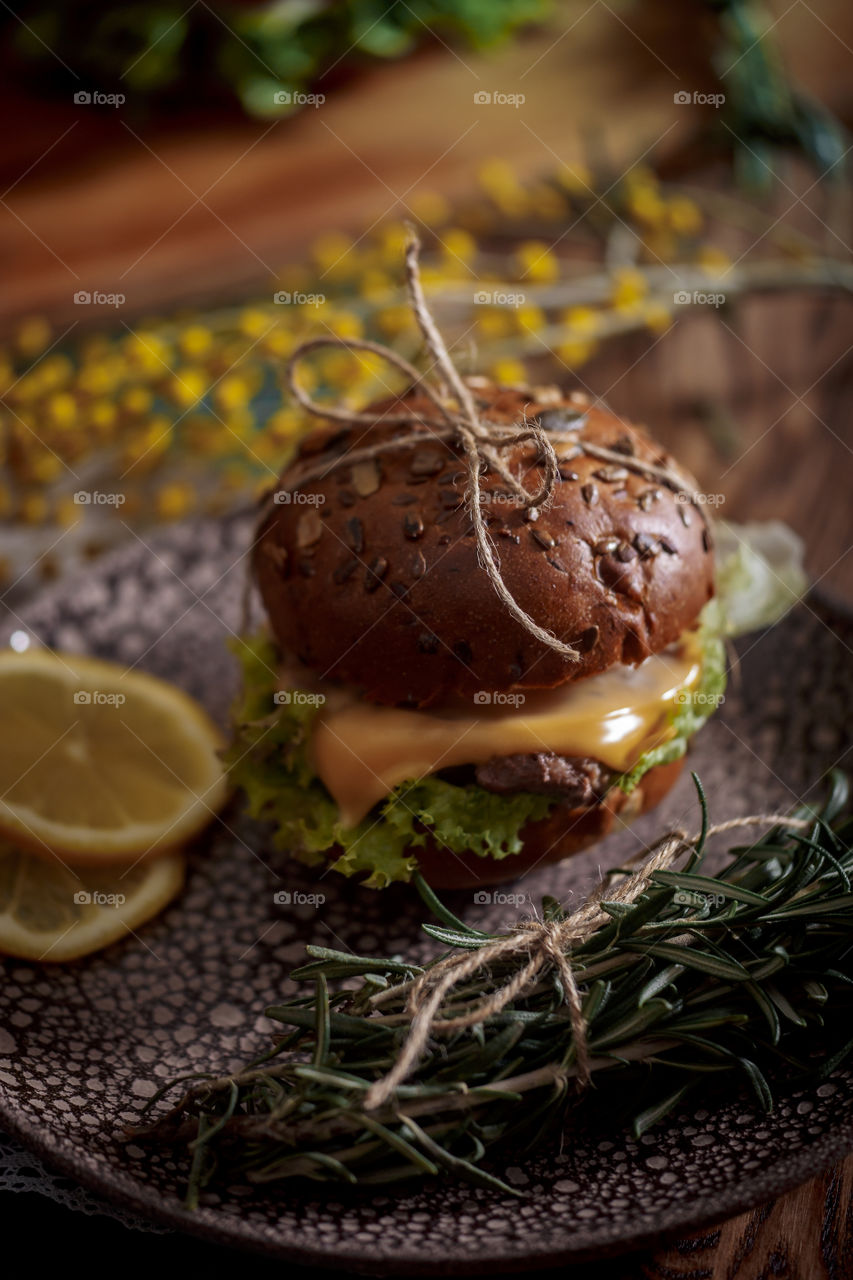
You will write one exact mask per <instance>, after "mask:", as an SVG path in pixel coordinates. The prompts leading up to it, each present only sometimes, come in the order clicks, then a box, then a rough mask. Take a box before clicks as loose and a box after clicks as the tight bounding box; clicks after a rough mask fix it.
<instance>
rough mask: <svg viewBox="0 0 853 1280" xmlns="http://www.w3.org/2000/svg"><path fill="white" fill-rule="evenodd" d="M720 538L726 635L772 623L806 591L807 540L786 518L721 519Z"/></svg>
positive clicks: (720, 587) (719, 566)
mask: <svg viewBox="0 0 853 1280" xmlns="http://www.w3.org/2000/svg"><path fill="white" fill-rule="evenodd" d="M715 542H716V556H715V558H716V579H717V599H718V600H719V602H720V606H721V609H722V615H723V618H724V625H725V633H726V635H729V636H739V635H743V634H744V632H746V631H756V630H758V628H759V627H769V626H771V625H772V624H773V623H774V622H778V621H779V619H780V618H781V617H782V616H783V614H785V613H787V612H788V610H789V609H790V608H791V606H792V605H793V604H796V602H797V601H798V600H800V599H802V597H803V596H804V595H805V593H806V588H807V586H808V580H807V578H806V574H805V570H804V569H803V542H802V539H801V538H799V537H798V536H797V534H796V533H794V531H793V529H789V528H788V526H787V525H786V524H783V523H782V522H781V521H780V520H766V521H762V522H757V521H755V522H753V523H751V524H732V523H730V522H728V521H722V520H721V521H719V522H718V523H717V526H716V529H715Z"/></svg>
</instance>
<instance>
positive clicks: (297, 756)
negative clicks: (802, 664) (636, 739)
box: [225, 526, 805, 889]
mask: <svg viewBox="0 0 853 1280" xmlns="http://www.w3.org/2000/svg"><path fill="white" fill-rule="evenodd" d="M779 529H780V527H778V526H777V527H775V528H774V529H773V530H770V531H768V530H767V529H766V528H764V527H758V532H759V533H761V534H762V535H763V536H762V537H756V528H755V527H753V526H749V527H741V528H738V527H737V526H728V527H727V528H726V530H725V531H724V533H723V537H722V538H721V543H722V546H723V554H722V555H719V554H718V566H717V582H718V594H717V597H716V599H714V600H712V601H711V602H710V603H709V604H708V605H707V606H706V608H705V609H704V610H703V613H702V617H701V619H700V633H699V634H700V641H701V647H702V661H701V676H700V679H699V683H698V684H697V686H696V687H695V688H694V689H692V690H685V691H683V693H682V694H681V695H680V696H679V698H678V699H677V700H676V702H675V704H674V706H673V710H672V712H671V716H672V719H671V733H670V734H669V736H668V737H667V740H666V741H665V742H662V743H660V744H659V745H658V746H655V747H653V748H651V749H650V750H649V751H646V752H645V753H644V754H643V755H642V756H641V757H640V759H639V760H638V761H637V762H636V764H635V765H634V766H633V768H632V769H630V770H629V771H628V772H627V773H624V774H622V775H620V776H619V777H617V778H616V779H615V780H614V783H615V785H616V786H618V787H620V788H621V789H622V790H623V791H625V792H630V791H633V790H634V788H635V787H636V786H637V784H638V783H639V782H640V780H641V779H642V777H643V775H644V774H645V773H647V772H648V770H649V769H652V768H653V767H654V766H655V765H659V764H668V763H669V762H671V761H673V760H677V759H678V758H680V757H681V756H683V755H684V754H685V752H686V751H687V747H688V743H689V741H690V739H691V738H692V737H693V735H694V734H695V733H696V732H697V730H698V729H700V728H701V727H702V725H703V724H704V723H705V721H706V720H707V719H708V717H709V716H710V715H711V714H712V713H713V712H714V711H715V710H716V708H717V707H718V706H719V704H720V703H721V702H722V700H723V697H724V694H725V687H726V655H725V640H724V637H725V636H727V635H732V634H739V633H740V632H741V631H742V630H748V629H750V627H752V626H758V625H767V624H768V623H769V622H772V621H774V620H775V619H776V617H778V616H781V614H782V613H783V612H785V611H786V610H787V608H789V607H790V605H791V603H792V602H793V600H794V599H796V598H798V595H799V594H801V593H802V591H803V589H804V585H805V579H804V577H803V574H802V568H801V565H800V564H799V559H798V556H799V553H798V550H797V546H796V545H795V544H794V543H793V542H792V541H791V540H790V538H788V539H786V538H785V537H784V536H783V533H780V531H779ZM783 532H784V530H783ZM791 537H793V535H791ZM770 552H773V555H772V556H771V554H770ZM780 557H781V558H780ZM233 648H234V652H235V653H236V655H237V657H238V659H239V661H240V664H241V666H242V671H243V685H242V692H241V694H240V697H239V700H238V702H237V705H236V706H235V708H234V712H233V720H234V736H233V740H232V742H231V745H230V747H229V748H228V751H227V752H226V756H225V760H226V764H227V766H228V769H229V772H230V775H231V778H232V780H233V782H234V783H235V784H236V785H237V786H238V787H240V788H242V790H243V791H244V793H245V795H246V799H247V805H248V811H249V813H250V815H251V816H252V817H255V818H259V819H264V820H266V821H269V822H271V823H272V824H273V827H274V832H275V834H274V840H275V843H276V844H277V845H278V847H280V848H282V849H285V850H287V851H288V852H290V853H292V854H294V855H295V856H296V857H298V858H299V859H300V860H301V861H303V862H306V863H308V864H309V865H318V864H321V863H325V862H327V861H328V859H329V857H330V851H331V856H332V858H333V861H332V863H331V866H332V868H333V869H334V870H335V871H339V872H341V873H342V874H344V875H348V876H358V877H360V878H362V879H363V883H364V884H365V885H367V886H368V887H370V888H374V889H381V888H384V887H385V886H386V885H388V884H390V883H391V882H392V881H395V880H409V879H410V878H411V875H412V873H413V871H414V870H415V866H416V860H415V858H414V857H413V855H412V853H411V850H412V849H414V848H417V847H419V846H422V845H423V844H424V843H425V842H426V840H427V839H428V838H431V839H433V840H434V841H435V842H436V843H437V844H438V845H439V846H440V847H443V848H446V849H449V850H452V851H453V852H455V853H463V852H473V853H475V854H477V855H478V856H480V857H483V858H495V859H499V860H500V859H503V858H507V857H511V856H512V855H513V854H516V853H520V852H521V848H522V842H521V840H520V838H519V832H520V831H521V830H522V828H523V827H524V825H525V824H526V823H527V822H531V821H537V820H539V819H541V818H544V817H546V816H547V814H548V813H549V811H550V810H551V808H552V806H553V804H554V803H555V801H554V800H553V798H551V797H548V796H541V795H533V794H531V793H528V792H517V793H515V794H512V795H496V794H495V793H493V792H491V791H486V790H484V789H483V788H482V787H478V786H475V785H473V784H468V785H465V786H457V785H455V784H453V783H451V782H447V781H445V780H444V779H443V778H439V777H436V776H430V777H427V778H421V779H418V780H413V781H411V782H406V783H402V784H401V785H400V786H397V787H395V788H394V790H393V791H392V792H391V793H390V794H389V795H388V796H387V797H386V799H385V800H384V801H382V802H381V803H380V804H378V805H377V806H376V807H375V808H374V809H373V810H372V811H371V813H370V814H368V816H367V817H366V818H365V819H364V820H363V821H362V822H360V823H358V825H357V826H354V827H345V826H344V825H343V824H342V823H341V822H340V819H339V817H338V808H337V805H336V803H335V801H334V800H333V799H332V797H331V796H330V795H329V793H328V791H327V790H326V788H325V787H324V786H323V784H322V782H321V781H320V779H319V778H318V777H317V776H316V774H315V773H314V772H313V770H312V768H311V765H310V763H309V760H308V754H307V743H308V739H309V737H310V733H311V726H312V722H313V720H314V717H315V716H316V715H317V710H318V709H317V705H316V703H315V702H314V701H313V700H312V699H311V698H310V696H302V697H300V696H296V694H297V691H291V692H290V694H289V695H288V693H286V692H285V693H284V694H281V693H279V694H277V693H276V684H277V664H278V655H277V652H276V649H275V646H274V645H273V643H272V641H271V640H270V639H269V637H268V636H267V635H265V634H261V635H258V636H255V637H251V638H246V639H243V640H240V641H238V642H236V643H235V644H234V646H233Z"/></svg>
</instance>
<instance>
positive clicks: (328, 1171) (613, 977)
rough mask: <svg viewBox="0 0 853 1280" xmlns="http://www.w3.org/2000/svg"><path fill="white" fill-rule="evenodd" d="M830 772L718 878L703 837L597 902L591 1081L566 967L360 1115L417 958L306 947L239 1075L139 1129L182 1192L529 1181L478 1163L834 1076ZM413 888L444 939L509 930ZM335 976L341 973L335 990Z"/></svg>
mask: <svg viewBox="0 0 853 1280" xmlns="http://www.w3.org/2000/svg"><path fill="white" fill-rule="evenodd" d="M830 781H831V786H830V794H829V797H828V799H827V801H826V804H825V805H824V807H823V809H822V810H821V811H820V812H819V813H814V812H813V811H812V810H809V809H806V808H803V809H801V810H799V811H798V813H797V814H796V815H792V816H794V817H796V818H797V819H798V820H799V826H798V827H797V829H796V830H795V829H793V828H791V827H786V826H778V827H776V828H774V829H773V830H771V831H769V832H768V833H767V835H765V836H764V837H763V838H762V839H760V840H758V841H757V842H755V843H753V844H750V845H741V846H738V847H735V848H733V849H732V850H731V851H730V854H731V857H730V861H729V862H728V864H727V865H726V867H725V868H724V870H722V871H721V872H720V873H719V874H718V875H705V874H703V871H702V862H703V858H704V849H703V846H704V838H703V837H700V838H699V839H698V840H697V841H696V843H695V845H694V846H693V847H692V849H691V852H690V856H689V857H688V859H687V863H686V866H685V868H684V869H683V870H681V871H672V870H661V871H657V872H655V873H654V874H653V876H652V883H651V884H650V886H649V887H648V888H647V889H646V891H645V892H644V893H643V894H642V895H641V896H639V897H638V898H636V900H635V901H633V902H631V903H629V904H625V903H615V902H614V903H608V902H607V901H606V899H605V900H604V902H603V904H602V905H603V906H604V908H605V910H606V911H607V914H608V916H609V920H608V922H607V923H606V924H604V925H602V926H601V927H599V928H598V929H597V930H596V931H595V933H594V934H593V935H592V936H591V937H589V938H587V940H586V941H584V942H583V943H582V944H581V945H579V946H578V947H577V948H576V949H575V950H574V951H573V952H572V954H571V964H572V969H573V972H574V975H575V979H576V982H577V985H578V989H579V991H580V994H581V998H582V1005H583V1014H584V1019H585V1022H586V1028H587V1036H586V1041H587V1047H588V1052H589V1055H590V1057H589V1063H588V1066H589V1069H590V1071H591V1073H592V1087H591V1088H590V1089H589V1090H587V1091H585V1092H584V1093H583V1094H581V1093H580V1092H579V1090H578V1088H577V1085H576V1077H577V1074H578V1068H577V1062H576V1045H575V1038H574V1034H573V1030H572V1022H571V1019H570V1017H569V1012H568V1010H567V1008H566V1004H565V999H564V997H565V992H564V991H563V989H562V986H561V983H560V979H559V975H558V970H557V966H553V967H551V968H550V969H547V970H545V971H544V972H543V973H542V974H541V975H540V977H539V978H538V979H537V981H536V982H535V984H534V985H533V986H532V987H529V988H528V989H527V990H526V991H525V992H524V994H523V995H521V996H519V997H518V998H517V999H515V1000H513V1001H512V1002H511V1003H510V1004H508V1005H506V1006H505V1007H504V1008H503V1009H502V1010H501V1011H500V1012H499V1013H496V1014H494V1015H493V1016H490V1017H488V1018H486V1020H485V1021H481V1022H478V1023H477V1024H475V1025H473V1026H465V1027H460V1028H458V1029H455V1030H450V1031H446V1032H443V1033H441V1034H439V1033H436V1034H434V1035H433V1036H432V1037H431V1038H430V1040H429V1041H428V1043H427V1046H426V1050H425V1052H424V1053H423V1055H422V1057H421V1059H420V1061H419V1063H418V1065H417V1067H416V1069H415V1070H414V1071H413V1072H412V1074H411V1075H409V1077H408V1078H407V1080H406V1081H405V1082H404V1083H403V1084H401V1085H400V1086H399V1087H398V1088H397V1090H396V1092H395V1094H394V1096H393V1098H392V1099H391V1100H390V1101H389V1102H388V1103H386V1104H383V1105H382V1106H380V1107H378V1108H377V1109H376V1110H373V1111H368V1110H367V1109H366V1107H365V1105H364V1099H365V1095H366V1094H367V1091H368V1089H369V1088H370V1086H371V1085H372V1084H374V1082H375V1081H377V1080H378V1079H380V1078H382V1077H384V1076H385V1075H386V1074H387V1072H388V1071H389V1069H390V1068H391V1067H392V1066H393V1064H394V1063H395V1061H396V1060H397V1057H398V1054H399V1051H400V1047H401V1044H402V1041H403V1038H404V1037H405V1035H406V1033H407V1031H408V1029H409V1027H410V1023H411V1014H410V1012H409V1011H408V1010H407V999H408V996H409V994H410V992H411V989H412V986H413V984H414V983H415V982H416V981H417V979H418V977H419V976H420V975H421V974H422V973H423V972H424V970H423V969H422V968H421V967H420V966H418V965H416V964H415V963H413V962H407V961H406V960H400V959H396V960H387V959H381V958H373V957H358V956H353V955H350V954H348V953H345V952H338V951H331V950H328V949H326V948H324V947H311V946H309V947H308V948H307V952H308V956H309V962H308V963H307V964H305V965H303V966H302V967H301V968H300V969H297V970H296V971H295V972H294V973H293V975H292V976H293V977H294V978H295V979H297V981H300V982H305V983H307V984H310V985H311V986H312V988H313V990H312V992H311V994H307V995H305V996H304V997H301V998H299V999H296V1000H293V1001H292V1002H290V1003H288V1004H281V1005H274V1006H273V1007H272V1008H269V1009H267V1015H268V1016H269V1017H271V1018H273V1019H275V1020H276V1021H277V1022H279V1023H281V1024H282V1025H283V1027H285V1028H287V1030H286V1032H285V1033H284V1034H283V1035H282V1036H281V1037H280V1038H279V1039H278V1040H277V1042H276V1043H275V1044H274V1045H273V1047H272V1048H271V1049H270V1050H269V1051H268V1052H267V1053H266V1054H265V1055H264V1056H263V1057H261V1058H258V1059H256V1060H255V1061H254V1062H252V1063H250V1064H249V1065H248V1066H247V1067H246V1068H244V1069H243V1070H241V1071H240V1072H238V1073H236V1074H235V1075H233V1076H227V1077H223V1078H214V1077H212V1076H201V1077H190V1079H193V1081H194V1082H193V1083H192V1084H191V1086H190V1087H189V1088H188V1089H185V1091H184V1093H183V1096H182V1097H181V1098H180V1100H179V1101H178V1102H177V1104H176V1105H174V1106H173V1107H172V1108H171V1110H169V1111H168V1112H167V1113H166V1114H165V1115H163V1116H162V1117H161V1118H159V1119H158V1120H156V1121H155V1122H154V1123H153V1124H152V1125H150V1126H149V1127H147V1128H144V1129H137V1130H135V1131H134V1133H133V1137H134V1140H135V1141H139V1140H140V1138H143V1139H145V1138H147V1139H148V1140H151V1141H153V1142H157V1143H160V1144H167V1145H169V1146H177V1147H184V1148H185V1149H186V1150H187V1151H188V1153H189V1157H190V1164H191V1168H190V1173H189V1187H188V1194H187V1201H188V1203H189V1204H190V1205H195V1204H197V1203H198V1198H199V1194H200V1192H201V1190H202V1189H203V1188H204V1187H205V1186H206V1185H208V1183H209V1182H210V1181H211V1179H212V1178H213V1177H214V1176H215V1175H216V1174H217V1173H223V1174H224V1173H227V1174H228V1175H229V1176H233V1175H234V1174H235V1173H240V1174H242V1175H243V1176H244V1177H245V1178H246V1179H247V1180H248V1181H249V1182H252V1183H268V1182H277V1181H280V1180H283V1179H285V1178H309V1179H312V1180H314V1181H334V1182H345V1183H352V1184H355V1183H358V1184H368V1185H374V1184H378V1183H394V1182H397V1181H400V1180H401V1179H406V1178H412V1177H420V1176H423V1175H436V1174H438V1173H440V1172H441V1171H444V1172H446V1173H450V1174H452V1175H454V1176H458V1177H460V1178H464V1179H466V1180H468V1181H470V1182H474V1183H477V1184H479V1185H481V1186H490V1187H497V1188H500V1189H501V1190H502V1191H504V1192H508V1193H511V1194H517V1191H516V1190H515V1189H513V1188H512V1187H509V1186H506V1185H505V1184H504V1183H502V1182H501V1181H500V1180H499V1179H497V1178H496V1177H494V1176H493V1175H492V1174H490V1173H489V1172H488V1171H487V1170H486V1169H485V1168H484V1167H483V1162H484V1158H485V1157H487V1156H490V1155H491V1154H492V1153H493V1152H494V1151H495V1150H496V1149H497V1148H498V1147H504V1148H515V1149H518V1148H526V1149H530V1148H532V1147H535V1146H536V1145H537V1144H538V1143H540V1142H542V1141H545V1140H547V1139H548V1138H551V1137H553V1136H554V1135H555V1134H557V1133H559V1132H560V1129H561V1128H562V1126H563V1124H564V1121H565V1119H566V1116H567V1113H568V1112H569V1111H570V1109H573V1108H576V1107H577V1106H578V1104H579V1103H582V1104H583V1106H584V1109H585V1111H586V1112H587V1113H588V1114H589V1115H590V1116H591V1115H592V1113H594V1112H595V1111H596V1110H598V1109H602V1108H606V1111H607V1115H608V1117H609V1119H610V1122H611V1123H612V1122H613V1120H614V1119H615V1120H616V1122H618V1123H624V1122H630V1124H631V1126H632V1128H633V1131H634V1133H635V1134H636V1135H639V1134H642V1133H643V1132H644V1131H645V1130H646V1129H648V1128H649V1127H650V1126H652V1125H654V1124H656V1123H658V1122H659V1121H660V1120H662V1119H663V1118H664V1117H665V1116H666V1115H667V1114H668V1113H669V1112H670V1111H671V1110H672V1109H673V1108H674V1107H677V1106H678V1105H680V1104H681V1103H682V1102H683V1101H684V1099H685V1097H687V1095H688V1094H690V1093H692V1092H694V1091H698V1090H707V1089H708V1087H709V1078H711V1077H718V1078H720V1079H724V1080H729V1079H732V1080H740V1081H742V1082H745V1083H746V1084H747V1085H749V1086H750V1088H751V1089H752V1091H753V1092H754V1094H755V1096H756V1098H757V1099H758V1102H759V1104H760V1106H761V1107H762V1108H764V1109H765V1110H768V1111H769V1110H771V1109H772V1106H773V1091H772V1087H771V1086H775V1087H778V1086H781V1087H790V1086H791V1085H793V1084H794V1083H796V1084H799V1085H802V1084H804V1083H807V1082H810V1081H811V1082H814V1081H817V1080H820V1079H824V1078H825V1077H826V1076H827V1075H829V1074H830V1073H831V1072H832V1071H834V1070H835V1069H836V1068H837V1067H838V1066H839V1064H841V1063H842V1062H843V1061H844V1060H845V1059H846V1058H847V1057H848V1056H849V1055H850V1054H851V1052H853V1038H851V1033H850V1018H849V1014H850V1009H851V1005H853V891H852V890H851V876H853V820H851V819H850V818H849V817H846V818H844V817H842V816H841V815H842V814H843V813H844V812H845V810H846V807H847V800H848V786H847V780H846V778H845V777H844V775H842V774H840V773H839V772H837V771H836V772H835V773H834V774H833V775H832V777H831V780H830ZM697 788H698V791H699V798H700V803H701V806H702V814H703V826H702V831H703V835H704V832H705V831H706V830H707V828H708V816H707V811H706V807H705V801H704V795H703V793H702V790H701V786H700V785H699V784H698V780H697ZM803 819H806V820H808V824H809V825H808V828H807V829H803V825H804V824H803V821H802V820H803ZM620 874H625V873H624V872H620V871H618V870H617V871H615V872H613V873H611V875H612V876H617V875H620ZM418 888H419V890H420V892H421V895H422V897H423V898H424V901H425V903H426V905H427V906H428V907H429V908H430V910H431V911H432V912H433V913H434V915H435V916H436V917H437V919H438V921H439V923H438V924H429V925H425V926H424V927H425V929H426V932H427V933H428V934H429V935H430V936H431V937H433V938H435V939H436V940H437V941H439V942H441V943H443V944H444V945H445V946H447V947H451V948H454V949H455V948H465V949H470V950H477V949H480V948H483V947H487V946H488V945H489V944H490V943H492V942H494V941H495V939H496V937H498V936H501V935H491V934H486V933H483V932H482V931H479V930H476V929H473V928H471V927H469V926H468V925H466V924H465V923H464V922H463V921H461V920H459V919H457V918H456V917H455V916H454V915H453V914H452V913H451V912H450V911H448V909H447V908H446V907H445V906H443V904H442V903H441V902H440V901H439V900H438V899H437V898H436V896H435V894H434V893H433V892H432V891H431V890H430V889H429V888H428V887H427V886H426V885H425V884H424V882H423V881H422V880H421V881H419V882H418ZM542 911H543V919H544V920H545V921H546V922H550V921H554V922H559V921H561V920H563V919H565V918H566V913H565V912H564V911H563V909H562V907H561V906H560V904H559V903H558V902H556V901H555V900H554V899H552V898H546V899H545V900H544V901H543V906H542ZM446 955H447V952H445V953H444V956H439V957H437V958H436V959H435V960H434V961H432V962H431V963H430V965H428V966H426V968H427V971H429V969H430V968H431V967H433V966H435V965H437V964H439V963H440V962H441V960H442V959H443V958H444V957H446ZM522 962H523V957H519V956H518V955H515V956H512V957H510V958H508V959H507V960H499V961H497V962H496V963H495V964H493V965H490V966H489V967H488V969H481V970H479V971H478V972H477V974H476V975H475V976H474V977H472V978H470V979H469V980H466V981H465V982H464V983H463V984H462V985H460V986H457V987H455V988H453V990H452V991H451V992H449V993H448V997H447V1003H446V1004H445V1005H442V1007H441V1010H440V1016H441V1017H442V1018H449V1017H458V1016H460V1015H463V1016H464V1014H465V1012H466V1010H470V1009H472V1008H474V1007H475V1006H479V1005H480V1004H482V1002H483V1000H484V998H486V997H487V996H488V995H489V993H490V991H493V990H495V989H496V988H497V987H498V986H503V985H504V984H505V983H506V981H507V979H508V978H509V977H511V976H512V973H513V971H514V969H517V968H518V967H519V966H520V965H521V964H522ZM340 980H344V981H345V982H347V983H348V985H347V986H345V987H342V988H340V989H336V990H333V989H331V988H330V984H333V983H337V982H339V981H340ZM354 984H356V985H354ZM830 1011H831V1012H830ZM827 1015H828V1016H827ZM186 1079H187V1077H185V1078H184V1080H186ZM178 1083H180V1082H178V1081H174V1082H173V1083H172V1084H171V1085H168V1086H166V1087H165V1088H164V1089H162V1090H161V1091H160V1092H159V1093H158V1094H156V1095H155V1097H154V1098H153V1099H151V1102H150V1104H149V1105H156V1104H157V1103H158V1102H159V1101H160V1100H161V1099H162V1098H163V1097H164V1096H165V1095H166V1094H167V1093H168V1092H169V1091H170V1090H172V1089H173V1088H174V1087H175V1086H176V1085H177V1084H178Z"/></svg>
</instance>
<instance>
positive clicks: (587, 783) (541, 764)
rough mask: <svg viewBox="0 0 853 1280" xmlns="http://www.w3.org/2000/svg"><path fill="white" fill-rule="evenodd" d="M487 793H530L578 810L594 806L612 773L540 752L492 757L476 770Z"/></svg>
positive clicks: (594, 763) (585, 761) (590, 763)
mask: <svg viewBox="0 0 853 1280" xmlns="http://www.w3.org/2000/svg"><path fill="white" fill-rule="evenodd" d="M475 774H476V779H477V784H478V785H479V786H481V787H483V788H484V789H485V790H486V791H494V792H496V793H497V794H498V795H509V794H511V793H512V792H513V791H533V792H536V793H537V794H538V795H543V796H554V797H555V798H556V799H560V800H563V801H565V802H567V803H569V804H572V805H576V806H577V807H578V808H580V807H582V806H584V805H593V804H597V803H598V801H599V800H600V799H601V797H602V796H603V795H604V793H605V792H606V791H607V788H608V786H609V785H610V779H611V777H612V773H611V771H610V770H609V769H608V768H607V767H606V766H605V765H603V764H601V762H600V761H598V760H591V759H589V758H582V759H575V758H570V757H567V756H558V755H555V754H554V752H553V751H539V752H537V753H536V754H535V755H517V756H493V757H492V759H491V760H489V761H487V762H486V764H478V765H477V766H476V770H475Z"/></svg>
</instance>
